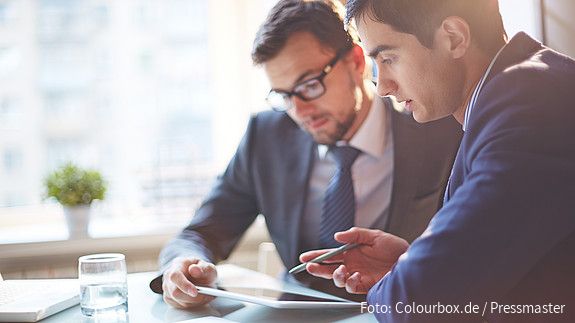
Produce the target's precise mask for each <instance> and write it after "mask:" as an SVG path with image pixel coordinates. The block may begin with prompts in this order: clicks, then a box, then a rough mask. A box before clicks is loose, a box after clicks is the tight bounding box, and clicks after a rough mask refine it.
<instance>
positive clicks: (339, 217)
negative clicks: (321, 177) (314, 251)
mask: <svg viewBox="0 0 575 323" xmlns="http://www.w3.org/2000/svg"><path fill="white" fill-rule="evenodd" d="M329 152H330V153H331V154H332V155H333V157H334V158H335V162H336V164H337V170H336V172H335V174H334V175H333V177H332V178H331V180H330V181H329V184H328V186H327V190H326V192H325V196H324V198H323V210H322V216H321V228H320V237H319V238H320V240H319V242H320V247H321V248H332V247H336V246H339V245H341V244H340V243H338V242H336V241H335V240H334V239H333V235H334V233H336V232H339V231H345V230H347V229H349V228H351V227H353V225H354V222H355V195H354V192H353V181H352V179H351V165H353V162H354V161H355V160H356V158H357V156H359V154H360V151H359V150H357V149H355V148H353V147H349V146H341V147H337V146H333V147H331V148H330V150H329Z"/></svg>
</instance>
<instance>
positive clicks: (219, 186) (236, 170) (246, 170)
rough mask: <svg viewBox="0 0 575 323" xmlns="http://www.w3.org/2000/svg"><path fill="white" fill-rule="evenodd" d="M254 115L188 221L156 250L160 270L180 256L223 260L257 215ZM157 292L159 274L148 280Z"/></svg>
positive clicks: (214, 260) (159, 282)
mask: <svg viewBox="0 0 575 323" xmlns="http://www.w3.org/2000/svg"><path fill="white" fill-rule="evenodd" d="M256 124H257V116H255V117H252V118H251V119H250V122H249V125H248V129H247V131H246V134H245V135H244V137H243V138H242V141H241V142H240V145H239V147H238V149H237V151H236V153H235V155H234V157H233V158H232V160H231V161H230V163H229V164H228V167H227V168H226V170H225V172H224V173H223V174H222V175H221V176H219V177H218V178H217V180H216V183H215V185H214V187H213V188H212V190H211V192H210V193H209V195H208V197H207V198H206V200H205V201H204V202H203V203H202V205H201V206H200V208H199V209H198V211H197V213H196V214H195V216H194V217H193V218H192V220H191V222H190V224H189V225H188V226H187V227H186V228H185V229H184V230H183V231H182V232H181V233H180V234H179V235H178V236H176V237H175V238H174V239H172V240H171V241H170V242H169V243H168V244H167V245H166V246H165V247H164V248H163V249H162V251H161V253H160V268H161V269H160V272H163V271H164V270H165V269H166V267H167V266H168V265H169V264H170V262H171V261H172V260H173V259H174V258H176V257H181V256H186V257H196V258H200V259H202V260H205V261H208V262H212V263H217V262H218V261H220V260H222V259H226V258H227V257H228V256H229V255H230V253H231V251H232V249H233V248H234V247H235V245H236V244H237V242H238V241H239V240H240V238H241V236H242V235H243V233H244V232H245V231H246V230H247V228H248V227H249V226H250V224H251V223H252V222H253V221H254V219H255V218H256V216H257V215H258V214H259V207H258V203H257V199H256V197H255V193H254V191H255V188H254V183H253V179H252V176H251V175H252V174H251V169H250V167H251V164H252V162H251V159H252V158H253V149H254V145H255V144H254V140H255V138H256V135H255V132H256ZM151 287H152V290H154V291H156V292H161V276H160V277H157V278H156V279H155V280H154V281H153V282H152V283H151Z"/></svg>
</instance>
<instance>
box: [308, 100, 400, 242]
mask: <svg viewBox="0 0 575 323" xmlns="http://www.w3.org/2000/svg"><path fill="white" fill-rule="evenodd" d="M390 113H391V112H390V111H389V108H388V107H386V106H385V103H384V100H382V99H381V98H379V97H374V100H373V104H372V106H371V109H370V111H369V113H368V115H367V117H366V119H365V120H364V122H363V124H362V125H361V126H360V128H359V129H358V131H357V132H356V133H355V135H354V136H353V137H352V138H351V140H350V141H349V143H347V142H337V143H336V145H350V146H352V147H354V148H357V149H359V150H360V151H361V154H360V155H359V157H358V158H357V159H356V161H355V163H354V164H353V165H352V168H351V173H352V180H353V189H354V193H355V203H356V204H355V205H356V212H355V225H356V226H359V227H370V226H371V225H372V224H373V223H374V222H375V221H376V220H377V219H378V218H379V217H381V216H383V217H387V216H388V215H389V205H390V202H391V190H392V184H393V183H392V182H393V138H392V136H393V133H392V131H391V120H390V119H391V116H390ZM312 167H313V169H312V171H311V175H310V181H309V190H308V194H307V201H306V205H305V209H304V217H303V219H302V223H301V229H302V230H303V232H302V233H303V235H302V238H303V240H304V246H317V245H318V243H319V227H320V225H321V215H322V205H323V198H324V194H325V191H326V189H327V186H328V184H329V181H330V179H331V178H332V177H333V175H334V174H335V171H336V163H335V160H334V159H333V156H332V155H331V153H329V151H328V147H327V146H325V145H319V146H318V149H317V152H316V155H315V157H314V164H313V166H312Z"/></svg>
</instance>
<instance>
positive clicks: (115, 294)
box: [78, 253, 128, 316]
mask: <svg viewBox="0 0 575 323" xmlns="http://www.w3.org/2000/svg"><path fill="white" fill-rule="evenodd" d="M126 277H127V275H126V258H125V257H124V255H123V254H121V253H102V254H95V255H87V256H82V257H80V258H79V259H78V280H79V282H80V308H81V309H82V314H84V315H87V316H94V315H97V314H98V315H99V314H100V313H102V314H105V313H109V312H123V313H127V312H128V283H127V281H126Z"/></svg>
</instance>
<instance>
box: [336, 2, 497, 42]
mask: <svg viewBox="0 0 575 323" xmlns="http://www.w3.org/2000/svg"><path fill="white" fill-rule="evenodd" d="M346 10H347V14H346V17H345V23H346V24H349V22H350V20H351V19H352V18H353V19H355V20H357V19H358V18H361V17H363V18H365V17H366V16H367V17H368V18H370V19H371V20H373V21H378V22H382V23H384V24H387V25H389V26H391V27H392V28H393V29H394V30H396V31H398V32H402V33H407V34H412V35H414V36H415V37H417V39H418V40H419V42H420V43H421V44H422V45H424V46H426V47H428V48H432V47H433V39H434V35H435V31H436V30H437V28H438V27H439V26H440V24H441V22H442V21H443V20H444V19H445V18H447V17H449V16H458V17H461V18H463V19H464V20H465V21H467V23H468V24H469V28H470V30H471V37H472V39H473V40H474V41H475V42H476V44H477V45H478V47H479V48H480V49H482V50H483V51H485V52H487V53H495V52H497V51H498V50H499V48H500V47H501V41H502V40H503V39H504V38H503V37H505V29H504V28H503V21H502V19H501V14H500V13H499V3H498V1H497V0H348V1H347V4H346Z"/></svg>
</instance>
